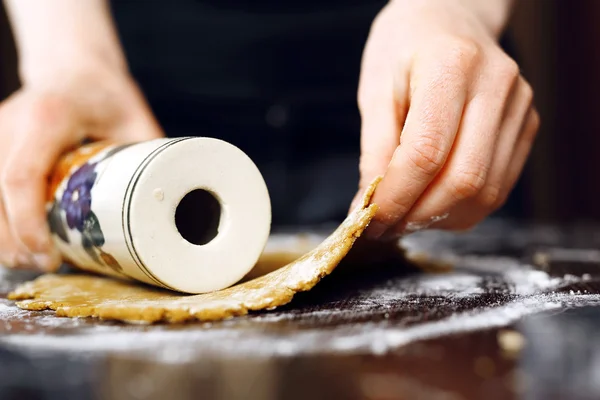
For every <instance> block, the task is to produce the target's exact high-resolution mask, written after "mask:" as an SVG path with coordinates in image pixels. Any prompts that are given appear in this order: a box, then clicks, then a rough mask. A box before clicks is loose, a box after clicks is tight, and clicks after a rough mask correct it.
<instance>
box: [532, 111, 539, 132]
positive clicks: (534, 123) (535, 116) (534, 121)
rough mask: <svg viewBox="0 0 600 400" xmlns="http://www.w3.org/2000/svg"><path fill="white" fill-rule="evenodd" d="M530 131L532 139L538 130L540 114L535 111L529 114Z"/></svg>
mask: <svg viewBox="0 0 600 400" xmlns="http://www.w3.org/2000/svg"><path fill="white" fill-rule="evenodd" d="M530 124H531V127H530V129H531V131H532V137H535V135H536V134H537V131H538V130H539V128H540V114H539V113H538V112H537V110H532V112H531V122H530Z"/></svg>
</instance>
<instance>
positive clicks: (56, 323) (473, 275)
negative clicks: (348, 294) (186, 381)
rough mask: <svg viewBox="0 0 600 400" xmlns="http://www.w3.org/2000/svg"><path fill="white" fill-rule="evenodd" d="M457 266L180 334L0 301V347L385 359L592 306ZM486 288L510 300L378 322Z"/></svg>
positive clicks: (525, 279) (475, 262)
mask: <svg viewBox="0 0 600 400" xmlns="http://www.w3.org/2000/svg"><path fill="white" fill-rule="evenodd" d="M459 261H460V262H459V264H457V265H458V266H457V271H456V272H453V273H450V274H441V275H427V274H423V275H418V276H409V277H404V278H398V279H393V280H390V281H389V282H385V283H383V284H382V285H379V286H378V287H376V288H374V289H371V290H368V289H365V290H364V291H359V292H358V293H357V294H356V296H355V297H353V304H352V307H350V308H344V307H342V306H336V305H335V304H332V305H331V307H328V308H327V310H318V311H307V310H298V311H297V312H295V311H287V312H277V311H275V312H272V313H266V314H262V315H260V316H256V315H255V316H250V317H242V318H237V319H232V320H229V321H224V322H221V323H214V324H209V323H205V324H196V325H188V326H184V327H169V326H148V327H141V326H122V325H118V324H103V323H96V322H89V321H87V320H82V319H68V318H56V317H54V316H52V313H51V312H42V313H33V312H28V311H23V310H19V309H17V308H16V307H14V306H13V305H12V303H11V302H9V301H6V300H3V301H0V320H1V321H2V322H0V324H5V325H4V332H5V333H7V334H5V335H4V336H0V343H4V344H6V345H8V346H15V347H19V348H22V349H25V350H31V351H44V350H48V351H66V352H75V353H80V354H81V353H97V352H117V353H130V354H131V353H132V354H135V355H137V356H140V357H150V358H152V359H157V360H161V361H162V362H173V363H181V362H186V361H189V360H192V359H194V358H195V357H198V356H199V355H209V354H214V353H218V354H219V355H223V354H225V355H227V354H230V355H232V356H240V355H254V356H264V357H269V356H274V355H280V356H289V355H295V354H310V353H316V352H319V353H323V352H331V351H337V352H349V353H353V352H364V351H369V352H373V353H385V352H386V351H389V350H393V349H395V348H398V347H400V346H404V345H407V344H410V343H413V342H415V341H419V340H425V339H432V338H436V337H441V336H445V335H450V334H454V333H458V332H466V331H474V330H479V329H488V328H492V327H501V326H506V325H508V324H511V323H514V322H516V321H517V320H519V319H520V318H522V317H525V316H527V315H531V314H535V313H540V312H545V311H551V310H559V309H561V310H562V309H565V308H570V307H581V306H587V305H600V295H595V294H586V293H555V292H552V290H555V289H558V288H560V287H562V286H564V285H567V284H569V283H573V282H578V281H585V280H586V279H590V278H589V277H584V278H576V277H572V276H567V277H565V278H553V277H550V276H549V275H547V274H546V273H544V272H542V271H536V270H533V269H532V268H530V267H528V266H526V265H522V264H519V263H517V262H515V261H513V260H507V259H492V258H485V257H484V258H481V257H464V258H461V259H460V260H459ZM494 280H499V281H501V282H503V283H504V285H505V287H504V289H502V290H504V291H505V292H506V294H510V295H512V299H511V300H507V301H506V302H504V303H500V304H492V305H489V306H487V307H481V308H477V309H475V310H471V311H461V312H450V313H449V316H446V317H443V318H441V319H438V320H434V321H432V322H418V321H419V318H413V319H411V318H409V317H407V318H403V319H401V320H393V319H388V311H389V312H393V311H394V310H398V309H400V308H403V309H406V308H407V307H409V308H410V307H416V308H415V309H418V308H419V307H427V304H429V303H426V302H427V301H431V299H432V298H440V297H443V298H446V299H447V300H448V301H449V302H450V303H452V302H454V301H460V300H461V299H467V298H470V297H474V296H478V295H480V294H482V293H484V292H485V290H484V288H485V285H489V284H490V282H492V283H493V281H494ZM400 306H401V307H400ZM446 307H448V305H446ZM374 312H378V313H379V315H381V314H382V313H384V315H385V318H384V319H383V320H381V321H378V322H364V321H365V320H363V322H360V323H346V324H342V325H337V326H335V327H332V328H330V329H327V330H321V329H311V328H310V325H309V326H308V327H306V326H305V327H303V328H302V329H286V330H285V333H282V331H281V329H278V327H279V328H280V327H281V324H282V323H283V324H288V323H289V324H291V326H295V325H294V324H298V323H301V324H302V323H303V322H306V321H310V320H315V319H316V318H319V321H321V322H323V321H327V320H328V319H329V318H331V319H333V318H335V319H339V318H340V317H341V318H349V317H352V318H361V317H364V318H367V319H366V321H368V317H369V316H372V315H374ZM415 321H417V323H414V322H415ZM11 323H18V324H19V327H20V330H19V332H20V333H18V334H17V333H13V334H11V333H10V327H8V326H7V325H6V324H11ZM1 326H2V325H0V327H1ZM28 326H29V328H28ZM40 327H43V328H53V329H60V330H61V332H60V335H58V334H51V333H48V332H47V330H46V329H40ZM75 328H76V329H75ZM40 330H41V331H43V333H40ZM23 331H25V332H26V333H23ZM29 332H31V333H29Z"/></svg>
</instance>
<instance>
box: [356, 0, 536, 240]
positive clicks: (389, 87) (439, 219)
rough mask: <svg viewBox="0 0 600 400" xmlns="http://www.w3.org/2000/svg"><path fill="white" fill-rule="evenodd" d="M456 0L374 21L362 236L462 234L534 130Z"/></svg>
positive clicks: (522, 91)
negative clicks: (369, 209) (374, 207)
mask: <svg viewBox="0 0 600 400" xmlns="http://www.w3.org/2000/svg"><path fill="white" fill-rule="evenodd" d="M467 3H468V2H467V1H465V0H395V1H391V2H390V3H388V5H387V6H386V7H385V8H384V9H383V10H382V11H381V13H380V14H379V15H378V17H377V18H376V20H375V21H374V23H373V26H372V29H371V33H370V36H369V39H368V41H367V44H366V47H365V50H364V55H363V63H362V70H361V76H360V84H359V91H358V102H359V108H360V111H361V117H362V133H361V160H360V173H361V181H360V185H359V186H360V189H359V194H358V195H357V197H358V196H360V192H361V191H362V189H363V188H365V187H366V186H367V185H368V184H369V183H370V182H371V181H372V180H373V179H374V178H375V177H376V176H378V175H383V180H382V181H381V183H380V184H379V186H378V188H377V190H376V192H375V194H374V197H373V200H372V201H373V203H376V204H378V205H379V207H380V209H379V211H378V213H377V215H376V216H375V218H374V219H373V221H372V222H371V225H370V226H369V228H368V229H367V232H366V234H367V236H369V237H371V238H380V237H381V238H386V237H387V238H394V237H397V236H399V235H402V234H404V233H407V232H411V231H414V230H418V229H424V228H436V229H449V230H463V229H468V228H471V227H473V226H474V225H476V224H477V223H479V222H480V221H481V220H483V219H484V218H485V217H487V216H488V215H489V214H490V213H492V212H493V211H495V210H496V209H498V208H499V207H500V206H502V205H503V203H504V202H505V200H506V199H507V197H508V195H509V194H510V192H511V190H512V188H513V187H514V185H515V183H516V181H517V180H518V178H519V176H520V174H521V171H522V169H523V167H524V164H525V162H526V160H527V158H528V155H529V152H530V149H531V146H532V143H533V141H534V137H535V135H536V132H537V130H538V125H539V117H538V114H537V112H536V110H535V108H534V107H533V104H532V98H533V92H532V89H531V87H530V86H529V84H528V83H527V82H526V81H525V79H524V78H523V77H522V76H521V75H520V71H519V67H518V66H517V64H516V63H515V61H513V60H512V59H511V58H510V57H509V56H508V55H507V54H506V53H505V52H504V51H503V50H502V49H501V48H500V47H499V45H498V44H497V40H496V37H495V36H496V34H497V32H494V29H492V28H491V27H489V26H486V23H485V22H484V21H483V20H484V19H483V18H481V17H480V16H479V15H478V14H477V13H476V12H475V11H474V10H472V9H471V8H470V7H468V6H467V5H466V4H467Z"/></svg>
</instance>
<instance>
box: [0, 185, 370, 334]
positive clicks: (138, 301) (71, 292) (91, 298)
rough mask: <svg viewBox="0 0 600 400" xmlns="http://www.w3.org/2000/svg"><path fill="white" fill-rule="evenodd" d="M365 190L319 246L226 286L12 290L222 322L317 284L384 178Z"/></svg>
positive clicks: (146, 319) (86, 278) (79, 312)
mask: <svg viewBox="0 0 600 400" xmlns="http://www.w3.org/2000/svg"><path fill="white" fill-rule="evenodd" d="M380 180H381V177H378V178H376V179H375V180H374V181H373V182H372V183H371V185H369V187H368V188H367V189H366V190H365V192H364V194H363V197H362V202H361V203H360V204H359V205H358V206H357V207H356V208H355V209H354V210H353V211H352V212H351V213H350V214H349V215H348V216H347V217H346V219H345V220H344V221H343V222H342V224H340V226H339V227H338V228H337V229H336V230H335V231H334V232H333V233H332V234H331V235H329V236H328V237H327V238H326V239H325V240H324V241H323V242H322V243H321V244H320V245H319V246H317V247H316V248H315V249H313V250H312V251H310V252H308V253H306V254H305V255H303V256H302V257H300V258H298V259H297V260H295V261H293V262H291V263H289V264H287V265H285V266H283V267H282V268H280V269H277V270H275V271H273V272H270V273H268V274H266V275H264V276H261V277H258V278H255V279H252V280H250V281H247V282H244V283H240V284H237V285H235V286H232V287H229V288H227V289H223V290H220V291H216V292H212V293H205V294H199V295H184V294H179V293H174V292H168V291H165V290H161V289H157V288H153V287H149V286H144V285H142V284H138V283H129V282H124V281H119V280H115V279H111V278H108V277H103V276H95V275H79V274H72V275H56V274H48V275H43V276H41V277H39V278H37V279H35V280H33V281H31V282H26V283H24V284H22V285H20V286H19V287H17V288H16V289H15V290H14V291H13V292H11V293H10V294H9V295H8V298H9V299H11V300H17V302H16V305H17V306H18V307H19V308H21V309H24V310H31V311H41V310H53V311H55V312H56V316H59V317H73V318H76V317H82V318H84V317H92V318H100V319H104V320H118V321H122V322H126V323H136V324H140V323H142V324H150V323H158V322H168V323H181V322H186V321H194V320H196V321H217V320H223V319H228V318H232V317H235V316H241V315H245V314H247V313H248V312H249V311H259V310H272V309H274V308H276V307H280V306H283V305H285V304H288V303H289V302H290V301H291V300H292V298H293V297H294V295H295V294H296V293H298V292H303V291H308V290H310V289H312V288H313V287H314V286H315V285H316V284H317V283H318V282H319V281H320V280H321V279H322V278H324V277H325V276H327V275H329V274H330V273H331V272H332V271H333V270H334V269H335V268H336V267H337V265H338V264H339V263H340V262H341V261H342V259H343V258H344V257H345V256H346V255H347V254H348V252H349V251H350V249H351V248H352V246H353V245H354V242H355V241H356V239H357V238H358V237H360V235H361V234H362V232H363V231H364V230H365V229H366V227H367V226H368V225H369V223H370V221H371V219H372V218H373V216H374V215H375V213H376V211H377V209H378V207H377V205H376V204H370V201H371V198H372V196H373V193H374V191H375V189H376V187H377V185H378V183H379V182H380Z"/></svg>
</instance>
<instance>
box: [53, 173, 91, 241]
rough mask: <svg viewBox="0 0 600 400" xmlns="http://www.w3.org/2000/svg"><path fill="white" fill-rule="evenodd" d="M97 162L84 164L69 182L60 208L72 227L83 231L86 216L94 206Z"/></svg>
mask: <svg viewBox="0 0 600 400" xmlns="http://www.w3.org/2000/svg"><path fill="white" fill-rule="evenodd" d="M95 168H96V163H94V164H84V165H82V166H81V167H80V168H79V169H78V170H77V171H75V173H73V175H71V177H70V178H69V182H67V187H66V189H65V191H64V193H63V195H62V198H61V200H60V208H62V209H63V210H64V211H65V213H66V215H67V225H68V226H69V228H70V229H74V228H75V229H77V230H78V231H79V232H83V229H84V225H85V221H86V218H87V217H88V215H89V214H90V211H91V208H92V187H93V186H94V182H95V181H96V175H97V174H96V170H95Z"/></svg>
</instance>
